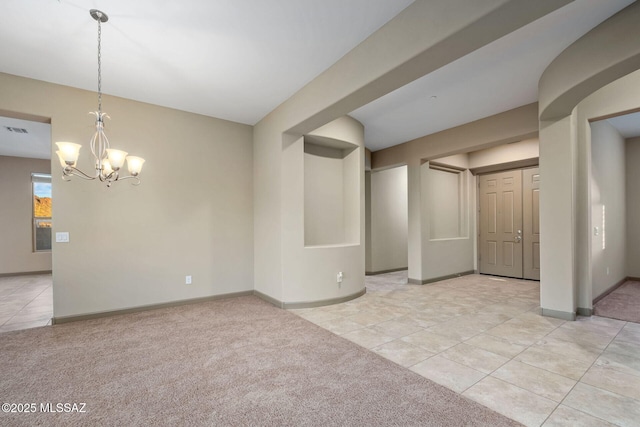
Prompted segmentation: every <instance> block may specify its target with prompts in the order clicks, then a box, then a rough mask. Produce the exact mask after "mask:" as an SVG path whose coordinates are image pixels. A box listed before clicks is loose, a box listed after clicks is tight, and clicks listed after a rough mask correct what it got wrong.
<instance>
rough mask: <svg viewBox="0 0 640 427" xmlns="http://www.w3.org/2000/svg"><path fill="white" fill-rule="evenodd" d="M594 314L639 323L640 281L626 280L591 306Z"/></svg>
mask: <svg viewBox="0 0 640 427" xmlns="http://www.w3.org/2000/svg"><path fill="white" fill-rule="evenodd" d="M593 314H595V315H596V316H602V317H610V318H612V319H618V320H626V321H627V322H634V323H640V282H638V281H634V280H628V281H626V282H624V283H623V284H622V286H620V287H619V288H618V289H616V290H615V291H613V292H611V293H610V294H609V295H607V296H606V297H604V298H602V299H601V300H600V301H598V302H597V303H596V304H595V305H594V306H593Z"/></svg>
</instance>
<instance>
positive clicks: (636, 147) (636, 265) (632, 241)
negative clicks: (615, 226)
mask: <svg viewBox="0 0 640 427" xmlns="http://www.w3.org/2000/svg"><path fill="white" fill-rule="evenodd" d="M625 146H626V153H625V157H626V181H627V194H626V204H627V248H626V254H627V276H630V277H640V191H638V189H639V188H640V168H639V167H638V165H640V138H631V139H628V140H627V141H626V143H625Z"/></svg>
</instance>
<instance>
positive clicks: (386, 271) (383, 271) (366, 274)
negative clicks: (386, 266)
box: [364, 267, 409, 276]
mask: <svg viewBox="0 0 640 427" xmlns="http://www.w3.org/2000/svg"><path fill="white" fill-rule="evenodd" d="M408 269H409V267H401V268H392V269H390V270H378V271H365V272H364V274H365V276H376V275H378V274H385V273H395V272H396V271H404V270H408Z"/></svg>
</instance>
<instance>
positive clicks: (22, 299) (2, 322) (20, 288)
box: [0, 274, 53, 332]
mask: <svg viewBox="0 0 640 427" xmlns="http://www.w3.org/2000/svg"><path fill="white" fill-rule="evenodd" d="M52 316H53V290H52V287H51V274H38V275H32V276H11V277H0V332H7V331H14V330H17V329H28V328H35V327H37V326H45V325H50V324H51V317H52Z"/></svg>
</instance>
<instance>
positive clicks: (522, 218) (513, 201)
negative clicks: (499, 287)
mask: <svg viewBox="0 0 640 427" xmlns="http://www.w3.org/2000/svg"><path fill="white" fill-rule="evenodd" d="M539 200H540V173H539V169H538V168H537V167H535V168H527V169H517V170H509V171H504V172H497V173H491V174H487V175H481V176H480V178H479V205H480V215H479V218H480V220H479V244H478V257H479V260H478V265H479V271H480V273H482V274H491V275H494V276H507V277H514V278H520V279H522V278H524V279H532V280H540V223H539Z"/></svg>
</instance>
